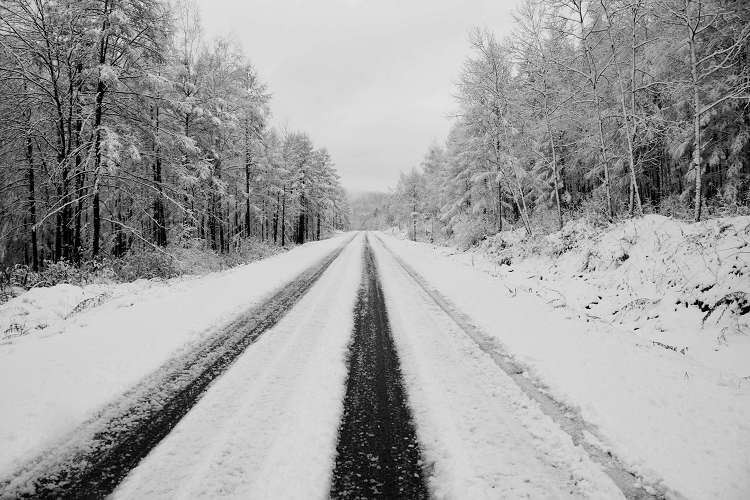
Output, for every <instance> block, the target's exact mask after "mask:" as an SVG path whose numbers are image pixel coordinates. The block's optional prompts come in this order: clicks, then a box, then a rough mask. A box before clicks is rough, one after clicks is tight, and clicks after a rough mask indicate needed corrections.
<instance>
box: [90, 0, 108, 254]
mask: <svg viewBox="0 0 750 500" xmlns="http://www.w3.org/2000/svg"><path fill="white" fill-rule="evenodd" d="M108 27H109V0H104V20H103V22H102V30H101V32H102V40H101V42H100V44H99V65H100V66H103V65H104V64H106V62H107V51H108V49H109V47H108V45H109V36H107V35H105V32H106V31H107V28H108ZM100 71H101V70H100ZM106 90H107V87H106V85H105V84H104V80H102V77H101V74H100V75H99V79H98V82H97V84H96V102H95V107H94V123H93V127H94V137H95V138H94V197H93V200H92V224H93V234H92V241H91V257H92V258H96V257H97V256H98V255H99V240H100V233H101V223H102V222H101V215H100V207H99V172H100V170H101V165H102V148H101V142H102V137H101V125H102V116H103V107H104V93H105V92H106Z"/></svg>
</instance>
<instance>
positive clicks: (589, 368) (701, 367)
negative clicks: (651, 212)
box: [384, 216, 750, 499]
mask: <svg viewBox="0 0 750 500" xmlns="http://www.w3.org/2000/svg"><path fill="white" fill-rule="evenodd" d="M749 224H750V218H734V219H725V220H716V221H708V222H704V223H701V224H698V225H693V224H685V223H679V222H676V221H673V220H671V219H667V218H664V217H659V216H648V217H645V218H643V219H640V220H637V221H634V222H633V221H631V222H627V223H622V224H619V225H617V226H615V227H614V228H612V229H610V230H609V231H607V232H605V233H603V234H601V233H600V234H595V233H593V232H588V231H587V230H584V228H583V227H582V226H581V225H578V226H576V225H570V226H568V227H567V228H566V230H565V231H563V232H562V233H557V234H555V235H552V236H550V237H548V238H544V240H546V241H543V242H542V247H541V248H539V249H537V250H536V251H535V252H530V250H529V248H528V246H529V245H539V244H540V243H539V240H537V241H536V242H535V243H534V242H532V243H529V242H525V243H524V242H521V241H520V239H521V238H520V237H519V236H518V235H517V234H512V233H503V234H502V235H500V236H499V237H496V238H495V239H493V241H491V242H488V243H486V244H485V247H484V248H483V249H482V250H480V251H475V252H465V253H462V252H456V251H455V250H452V249H450V248H440V247H434V246H432V245H427V244H421V243H412V242H407V241H403V240H399V239H396V238H393V237H388V236H384V240H385V242H386V244H387V245H388V247H389V248H391V249H392V250H393V251H395V252H396V253H397V254H398V255H399V257H400V258H402V259H403V260H404V261H405V262H406V263H407V264H408V265H410V266H411V267H412V268H413V269H415V270H416V271H417V272H418V273H420V274H421V276H422V277H423V278H424V279H425V280H426V281H427V282H428V283H429V284H430V285H431V286H433V287H435V289H437V290H438V291H439V292H440V293H441V294H443V295H444V296H445V297H446V298H447V299H449V300H450V301H451V302H452V303H453V305H454V306H455V307H456V308H457V309H458V310H460V311H461V312H463V313H464V314H466V315H467V316H468V317H470V318H471V320H472V321H473V322H474V323H475V325H476V326H477V327H479V328H480V329H481V330H482V331H483V332H484V333H486V334H487V335H490V336H492V337H494V338H496V339H497V340H498V341H499V342H500V343H501V344H502V345H503V346H504V348H505V349H506V350H507V351H508V352H509V353H510V354H512V355H513V356H514V357H515V358H516V360H517V361H519V362H520V363H521V364H522V365H523V366H525V367H527V368H528V369H529V371H530V373H531V376H532V377H534V378H535V379H536V380H537V381H538V382H539V384H540V385H542V386H543V387H545V388H546V389H547V390H549V391H550V392H551V394H552V395H553V396H554V397H555V398H556V399H558V400H559V401H561V402H563V403H565V404H567V405H570V406H572V407H575V408H578V409H580V412H581V414H582V416H583V418H584V419H586V420H587V421H588V422H591V423H592V424H594V425H595V426H597V427H598V431H599V435H600V436H602V437H603V441H604V442H603V443H601V446H603V447H605V448H606V449H611V450H613V451H614V452H615V453H616V454H617V455H618V456H619V457H620V458H621V459H622V460H623V461H624V462H625V463H626V464H627V466H628V467H629V468H630V469H631V470H633V471H635V472H637V473H639V474H641V475H643V476H644V477H645V478H646V480H648V481H651V482H653V483H658V482H659V481H662V482H663V483H662V484H661V487H662V488H663V489H665V490H666V491H668V492H669V493H670V494H671V495H673V496H676V497H679V496H685V497H688V498H696V499H698V498H728V499H734V498H736V499H741V498H747V496H748V494H749V493H750V446H748V445H747V443H750V378H749V377H750V362H748V359H750V335H749V333H748V332H749V331H750V329H749V328H748V316H750V315H748V314H744V315H742V314H740V313H741V312H742V310H743V309H742V307H743V306H742V302H741V301H740V302H735V303H733V304H731V305H730V306H729V307H723V306H721V305H720V306H719V307H717V308H716V310H715V311H714V312H713V313H712V314H711V315H710V316H709V317H708V318H707V320H706V322H705V324H704V323H703V317H704V316H705V314H706V312H704V311H701V310H700V307H701V305H703V306H704V307H713V306H714V305H716V304H717V302H720V299H722V298H723V297H725V296H727V295H729V294H731V293H734V292H743V291H744V292H746V293H747V292H750V278H749V277H748V276H749V275H748V267H749V264H750V263H749V262H748V261H749V258H750V253H748V251H749V250H750V247H748V240H750V234H749V233H748V232H749V231H750V227H748V225H749ZM501 238H502V239H504V242H503V243H500V241H499V240H500V239H501ZM523 245H527V247H526V248H524V247H523ZM532 250H533V249H532ZM503 260H504V261H505V262H508V260H510V263H511V265H510V266H507V265H501V264H500V263H499V262H501V261H503ZM387 288H388V287H387V286H386V289H387ZM392 293H393V292H392ZM738 295H739V296H741V294H738ZM678 301H680V302H679V304H678V303H677V302H678ZM685 302H687V303H688V306H687V307H686V306H685ZM694 304H697V305H694ZM706 304H708V306H705V305H706ZM390 305H391V304H390V302H389V306H390ZM397 308H398V304H394V305H393V309H397ZM665 346H669V347H674V348H675V349H674V350H673V349H670V348H669V347H665ZM407 356H408V355H407Z"/></svg>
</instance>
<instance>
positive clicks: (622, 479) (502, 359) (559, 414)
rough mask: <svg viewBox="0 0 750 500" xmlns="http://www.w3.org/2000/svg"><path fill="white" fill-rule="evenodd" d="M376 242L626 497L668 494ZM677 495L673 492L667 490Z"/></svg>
mask: <svg viewBox="0 0 750 500" xmlns="http://www.w3.org/2000/svg"><path fill="white" fill-rule="evenodd" d="M376 239H377V241H378V244H379V245H380V246H381V247H382V248H384V249H385V250H386V251H387V252H388V253H389V254H390V255H391V257H393V260H394V261H395V262H396V263H397V264H398V265H399V266H400V267H401V268H402V269H403V270H404V272H405V273H406V275H407V276H409V277H410V278H411V279H412V280H413V281H414V283H415V285H416V286H418V287H420V288H421V289H422V290H424V292H425V293H426V294H427V295H428V296H429V297H430V298H431V299H432V300H433V301H434V302H435V304H437V305H438V307H440V309H442V310H443V312H445V313H446V314H447V315H448V317H450V318H451V319H452V320H453V322H454V323H455V324H456V325H457V326H458V327H459V328H460V329H461V330H462V331H463V332H464V333H465V334H466V335H467V336H468V337H469V338H470V339H471V340H472V341H473V342H474V343H475V344H476V345H477V346H478V347H479V349H481V350H482V351H484V352H485V353H487V354H488V355H489V356H490V358H491V359H492V360H493V362H494V363H495V365H497V367H498V368H500V369H501V370H503V371H504V372H505V373H506V374H507V375H508V376H509V377H510V378H511V379H513V381H515V383H516V385H518V387H519V388H520V389H521V390H522V391H523V392H524V393H525V394H526V395H527V396H528V397H529V398H530V399H532V400H534V401H536V402H537V404H538V405H539V408H540V409H541V411H542V412H543V413H545V414H546V415H547V416H549V417H550V418H551V419H552V420H554V421H555V423H557V425H559V426H560V428H561V429H562V430H563V431H564V432H566V433H567V434H568V435H570V437H571V439H572V440H573V443H574V444H575V445H576V446H580V447H581V448H582V449H583V450H584V451H585V452H586V453H587V454H588V456H589V457H590V458H591V459H592V460H593V461H594V462H596V463H598V464H599V465H600V466H602V469H603V470H604V472H605V473H606V474H607V475H608V476H609V477H610V479H612V481H613V482H614V483H615V485H616V486H617V487H618V488H619V489H620V491H621V492H622V494H623V495H624V496H625V498H627V499H629V500H664V499H665V498H667V497H668V496H669V495H668V494H667V491H666V490H665V489H664V488H663V487H662V485H660V484H648V483H647V482H646V481H645V480H644V479H643V478H642V477H640V476H638V475H637V474H636V473H634V472H631V471H630V470H629V469H628V468H627V467H626V466H625V464H624V463H623V462H622V460H620V459H619V457H617V455H615V454H613V453H612V452H611V451H608V450H605V448H604V447H602V446H600V445H597V444H594V443H593V442H591V441H590V440H589V439H587V438H586V433H588V434H590V435H591V436H593V437H595V438H596V440H597V441H600V442H604V439H603V438H602V437H601V436H600V434H599V432H598V430H597V429H596V428H595V427H594V426H593V425H591V424H589V423H588V422H587V421H585V420H584V419H583V417H582V416H581V414H580V411H579V410H577V409H575V408H572V407H570V406H568V405H566V404H564V403H561V402H560V401H558V400H556V399H554V397H553V396H552V395H551V394H550V393H549V391H548V389H547V388H546V387H545V386H544V385H543V384H541V383H540V382H538V381H536V380H534V379H533V378H531V377H529V376H528V374H529V373H530V370H529V369H528V368H527V367H525V366H523V365H522V364H521V363H519V362H518V361H516V360H515V359H514V358H513V356H511V355H510V354H509V353H508V351H507V349H506V348H505V347H504V346H503V345H502V344H501V343H500V342H499V341H498V340H496V339H493V338H491V337H489V336H488V335H487V334H485V333H484V332H482V331H481V330H479V328H477V327H476V326H474V324H473V323H472V321H471V320H470V319H469V318H468V317H467V316H466V315H464V314H463V313H461V312H460V311H459V310H458V309H457V308H456V307H455V306H454V305H453V304H452V303H451V302H450V301H449V300H448V299H446V298H445V297H444V296H443V295H441V294H440V292H439V291H438V290H436V289H435V288H433V287H432V286H430V285H429V284H428V282H427V280H425V279H424V277H423V276H422V275H420V274H419V273H418V272H417V271H416V270H415V269H414V268H413V267H411V266H410V265H409V264H407V263H406V262H405V261H404V260H403V259H402V258H401V257H400V256H399V255H397V254H396V252H394V251H393V250H392V249H391V248H390V247H389V246H388V245H386V243H385V242H384V241H383V239H382V238H381V237H380V236H376ZM670 493H671V494H672V495H673V496H677V495H676V494H675V493H674V492H670Z"/></svg>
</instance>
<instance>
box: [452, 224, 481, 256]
mask: <svg viewBox="0 0 750 500" xmlns="http://www.w3.org/2000/svg"><path fill="white" fill-rule="evenodd" d="M488 234H489V231H488V228H487V225H486V224H485V223H484V222H483V221H481V220H479V221H478V220H472V219H461V220H460V221H458V222H457V223H456V224H455V226H454V227H453V242H454V243H455V244H456V246H457V247H458V248H459V249H460V250H468V249H469V248H472V247H475V246H477V245H478V244H479V243H480V242H481V241H482V240H484V239H485V238H486V237H487V235H488Z"/></svg>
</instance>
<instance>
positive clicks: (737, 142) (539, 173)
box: [381, 0, 750, 243]
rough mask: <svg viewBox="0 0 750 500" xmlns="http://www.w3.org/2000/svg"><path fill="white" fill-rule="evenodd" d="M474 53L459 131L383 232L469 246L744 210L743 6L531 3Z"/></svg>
mask: <svg viewBox="0 0 750 500" xmlns="http://www.w3.org/2000/svg"><path fill="white" fill-rule="evenodd" d="M469 50H470V52H469V56H468V58H467V59H466V61H465V63H464V65H463V68H461V70H460V74H459V77H458V79H457V85H456V98H457V108H458V111H457V114H456V117H455V119H454V120H453V124H452V129H451V131H450V133H449V135H448V137H447V139H446V140H445V143H444V144H442V145H436V146H434V147H432V148H431V149H430V150H429V151H428V153H427V155H426V156H425V159H424V161H423V163H422V165H421V168H420V169H419V170H415V171H413V172H411V173H409V174H404V175H403V176H402V177H401V179H400V181H399V183H398V186H397V188H396V190H395V193H394V194H393V196H392V197H391V198H390V199H389V200H388V201H387V203H386V206H385V207H384V208H385V209H386V211H387V216H386V215H384V216H382V217H381V218H382V219H383V220H384V221H385V220H386V219H388V220H387V222H388V223H397V224H400V225H401V227H402V228H404V229H408V231H409V233H411V234H412V236H414V233H419V237H420V238H421V237H423V236H427V237H428V238H429V237H432V236H436V235H437V234H438V232H439V231H440V230H441V229H442V231H443V235H446V236H449V237H450V236H455V235H458V236H460V237H461V239H463V240H465V241H466V242H467V243H470V242H471V241H473V240H476V239H477V238H481V237H482V236H483V235H484V234H488V233H491V232H494V231H497V230H501V229H503V228H504V227H505V226H504V224H507V223H510V224H513V225H514V226H515V227H522V228H525V230H526V231H527V232H528V233H532V232H533V231H537V230H554V229H557V228H559V227H562V225H563V224H564V223H565V222H567V220H570V219H571V218H575V217H579V216H581V215H591V216H595V217H598V218H601V219H602V220H603V221H606V220H612V219H615V218H619V217H624V216H637V215H640V214H642V213H644V212H658V213H664V214H667V215H680V216H683V217H685V218H691V219H695V220H699V219H700V218H701V217H703V216H704V215H705V214H706V210H708V211H709V212H710V213H736V212H738V211H746V210H747V207H748V205H750V155H749V153H750V144H749V141H748V139H750V107H749V106H750V64H749V63H748V60H749V59H748V58H749V57H750V5H748V4H747V2H740V1H729V0H554V1H553V0H526V1H524V2H523V3H522V4H521V5H520V6H519V8H518V9H517V12H516V15H515V19H514V31H513V33H512V35H511V36H508V37H506V38H505V39H503V40H498V39H496V37H495V36H494V35H493V34H492V33H491V32H489V31H487V30H479V29H478V30H475V31H473V32H472V33H470V36H469ZM381 211H382V210H381ZM436 228H437V229H436Z"/></svg>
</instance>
